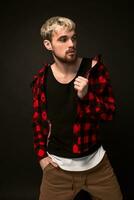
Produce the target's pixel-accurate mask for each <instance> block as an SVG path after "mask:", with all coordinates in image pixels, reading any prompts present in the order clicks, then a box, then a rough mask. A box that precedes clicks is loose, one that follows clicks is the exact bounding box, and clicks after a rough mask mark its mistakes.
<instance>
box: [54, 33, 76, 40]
mask: <svg viewBox="0 0 134 200" xmlns="http://www.w3.org/2000/svg"><path fill="white" fill-rule="evenodd" d="M74 36H77V35H76V33H74V34H73V35H72V37H74ZM67 37H68V36H67V35H61V36H60V37H59V38H58V39H57V40H60V39H62V38H67Z"/></svg>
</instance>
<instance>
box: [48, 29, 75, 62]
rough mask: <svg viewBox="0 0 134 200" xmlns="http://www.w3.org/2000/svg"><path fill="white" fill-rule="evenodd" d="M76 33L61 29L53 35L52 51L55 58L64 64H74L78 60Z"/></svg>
mask: <svg viewBox="0 0 134 200" xmlns="http://www.w3.org/2000/svg"><path fill="white" fill-rule="evenodd" d="M76 43H77V42H76V33H75V31H74V30H72V31H69V30H68V29H65V28H63V27H59V28H58V29H57V30H56V31H55V32H53V34H52V41H51V51H52V54H53V56H54V58H56V59H58V60H59V61H61V62H64V63H72V62H74V61H75V60H76V57H77V52H76Z"/></svg>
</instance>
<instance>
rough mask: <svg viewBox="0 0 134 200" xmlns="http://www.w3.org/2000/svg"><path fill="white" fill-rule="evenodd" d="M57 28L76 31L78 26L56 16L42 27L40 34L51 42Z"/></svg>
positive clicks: (69, 20)
mask: <svg viewBox="0 0 134 200" xmlns="http://www.w3.org/2000/svg"><path fill="white" fill-rule="evenodd" d="M57 26H61V27H63V28H66V29H67V30H69V31H71V30H75V28H76V24H75V23H74V22H73V21H72V20H71V19H69V18H66V17H61V16H55V17H51V18H49V19H48V20H47V21H46V22H45V23H44V24H43V25H42V27H41V29H40V34H41V37H42V38H43V40H45V39H46V40H50V41H51V39H52V34H53V32H54V31H56V30H57V29H58V27H57Z"/></svg>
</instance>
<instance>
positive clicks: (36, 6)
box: [0, 0, 134, 200]
mask: <svg viewBox="0 0 134 200" xmlns="http://www.w3.org/2000/svg"><path fill="white" fill-rule="evenodd" d="M0 7H1V11H0V15H1V17H0V22H1V23H0V27H1V30H0V35H1V36H0V72H1V79H0V82H1V93H0V94H1V95H0V106H1V108H0V117H1V121H0V122H1V125H0V129H1V131H0V200H37V199H38V192H39V185H40V181H41V176H42V172H41V169H40V167H39V165H38V163H37V160H36V157H35V154H34V151H33V138H32V137H33V132H32V128H31V115H32V106H31V100H32V94H31V89H30V82H31V80H32V76H33V75H34V73H36V72H37V70H38V69H39V68H40V67H41V65H42V64H43V63H44V62H45V61H49V59H50V56H49V54H48V53H47V52H46V51H45V50H44V49H43V46H42V41H41V38H40V35H39V30H40V27H41V25H42V23H43V22H44V21H45V20H46V19H47V18H49V17H51V16H54V15H63V16H66V17H70V18H72V19H73V20H74V21H76V23H77V25H78V26H77V31H78V34H79V37H78V39H79V43H78V48H79V54H80V55H81V56H93V55H96V54H97V53H100V54H102V55H103V61H104V63H105V64H106V65H107V66H108V68H109V71H110V74H111V80H112V85H113V89H114V93H115V96H116V101H117V113H116V117H115V119H114V120H113V121H112V122H110V123H108V124H106V125H105V126H102V129H101V134H102V138H103V144H104V146H105V148H106V150H107V152H108V154H109V157H110V159H111V162H112V165H113V167H114V169H115V172H116V174H117V177H118V179H119V182H120V185H121V188H122V191H123V193H124V196H125V198H126V199H134V192H133V184H132V183H133V179H134V175H133V167H134V166H133V164H132V161H133V157H134V156H133V152H134V151H133V150H134V148H133V146H134V145H133V140H134V136H133V134H134V131H133V111H134V104H133V100H134V95H133V73H134V69H133V58H132V40H133V30H132V25H133V16H132V6H131V5H130V3H129V2H128V1H124V2H123V1H97V0H90V1H81V2H80V3H79V2H77V1H76V2H75V1H72V2H71V1H58V0H57V1H52V0H51V1H45V0H44V1H35V2H30V1H27V2H24V1H16V2H14V1H11V2H10V1H9V2H8V1H5V2H3V3H2V2H1V5H0ZM78 199H79V200H80V199H84V200H86V199H87V200H88V199H89V198H88V196H87V194H86V193H84V192H81V193H80V194H79V196H78V197H77V200H78Z"/></svg>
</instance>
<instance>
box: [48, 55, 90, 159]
mask: <svg viewBox="0 0 134 200" xmlns="http://www.w3.org/2000/svg"><path fill="white" fill-rule="evenodd" d="M89 60H90V59H89V58H83V59H82V62H81V64H80V67H79V70H78V72H77V75H76V76H75V78H76V77H77V76H78V75H80V76H84V74H85V72H86V71H87V69H89V67H90V66H89V63H90V62H89ZM75 78H74V79H75ZM74 79H73V80H72V81H70V82H69V83H67V84H62V83H60V82H58V81H57V80H56V79H55V77H54V75H53V72H52V70H51V67H50V66H49V67H48V71H47V78H46V88H45V90H46V99H47V113H48V118H49V120H50V122H51V125H52V126H51V135H50V138H49V143H48V148H47V151H48V152H49V153H50V154H54V155H57V156H61V157H68V158H71V157H75V155H73V153H72V144H73V130H72V127H73V126H72V125H73V123H74V120H75V115H76V106H77V104H76V97H77V96H76V95H77V94H76V90H75V89H74Z"/></svg>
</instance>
